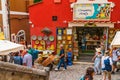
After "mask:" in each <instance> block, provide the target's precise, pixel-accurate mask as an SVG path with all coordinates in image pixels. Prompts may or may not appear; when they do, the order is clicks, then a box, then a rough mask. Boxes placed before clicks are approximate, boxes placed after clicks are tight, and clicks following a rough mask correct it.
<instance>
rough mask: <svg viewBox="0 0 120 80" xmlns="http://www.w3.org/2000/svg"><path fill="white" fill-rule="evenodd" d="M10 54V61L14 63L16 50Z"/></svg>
mask: <svg viewBox="0 0 120 80" xmlns="http://www.w3.org/2000/svg"><path fill="white" fill-rule="evenodd" d="M9 56H10V59H9V62H10V63H13V61H14V59H13V56H14V52H11V53H9Z"/></svg>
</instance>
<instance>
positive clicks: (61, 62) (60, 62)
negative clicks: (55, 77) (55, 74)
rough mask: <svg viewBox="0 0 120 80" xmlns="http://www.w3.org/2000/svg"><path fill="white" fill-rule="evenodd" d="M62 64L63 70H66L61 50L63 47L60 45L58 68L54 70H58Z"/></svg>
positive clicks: (63, 54)
mask: <svg viewBox="0 0 120 80" xmlns="http://www.w3.org/2000/svg"><path fill="white" fill-rule="evenodd" d="M62 64H63V65H64V69H63V70H66V69H67V67H66V63H65V51H64V49H63V45H62V44H61V45H60V61H59V63H58V67H57V68H56V69H55V70H59V69H60V67H61V65H62Z"/></svg>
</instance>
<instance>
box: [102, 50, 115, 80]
mask: <svg viewBox="0 0 120 80" xmlns="http://www.w3.org/2000/svg"><path fill="white" fill-rule="evenodd" d="M112 65H113V62H112V59H111V57H110V56H109V51H105V53H104V56H103V57H102V60H101V66H102V70H103V79H102V80H106V76H107V75H108V80H111V71H112Z"/></svg>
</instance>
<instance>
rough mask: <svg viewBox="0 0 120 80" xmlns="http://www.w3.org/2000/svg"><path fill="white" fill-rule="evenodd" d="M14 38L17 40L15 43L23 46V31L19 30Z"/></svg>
mask: <svg viewBox="0 0 120 80" xmlns="http://www.w3.org/2000/svg"><path fill="white" fill-rule="evenodd" d="M16 38H17V43H20V44H24V42H25V40H26V39H25V31H24V30H20V31H19V32H18V33H17V35H16Z"/></svg>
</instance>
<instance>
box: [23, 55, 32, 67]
mask: <svg viewBox="0 0 120 80" xmlns="http://www.w3.org/2000/svg"><path fill="white" fill-rule="evenodd" d="M24 63H25V64H26V65H27V67H29V68H32V55H31V54H29V53H27V54H25V55H24V57H23V64H24Z"/></svg>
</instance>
